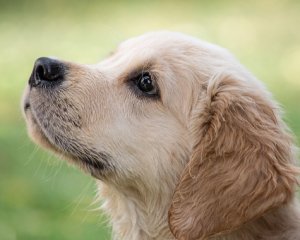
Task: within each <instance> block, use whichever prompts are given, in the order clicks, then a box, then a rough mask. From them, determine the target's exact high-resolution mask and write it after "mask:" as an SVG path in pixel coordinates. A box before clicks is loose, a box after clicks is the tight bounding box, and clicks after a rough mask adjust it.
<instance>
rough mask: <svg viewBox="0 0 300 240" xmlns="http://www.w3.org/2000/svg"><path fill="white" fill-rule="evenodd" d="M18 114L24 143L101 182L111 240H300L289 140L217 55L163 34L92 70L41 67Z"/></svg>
mask: <svg viewBox="0 0 300 240" xmlns="http://www.w3.org/2000/svg"><path fill="white" fill-rule="evenodd" d="M22 102H23V109H24V115H25V118H26V121H27V126H28V132H29V135H30V136H31V138H32V139H33V140H34V141H35V142H36V143H38V144H39V145H41V146H42V147H44V148H46V149H48V150H50V151H52V152H54V153H56V154H57V155H59V156H62V157H63V158H65V159H66V160H67V161H68V162H69V163H72V164H75V165H77V166H79V167H80V168H81V169H82V171H83V172H85V173H88V174H90V175H91V176H92V177H94V178H95V179H97V184H98V186H99V187H98V188H99V199H101V200H103V202H104V203H103V205H102V206H101V208H102V209H103V210H104V211H105V212H106V213H107V214H108V215H109V216H110V219H111V222H112V225H113V230H114V234H115V237H116V238H117V239H126V240H127V239H128V240H134V239H145V240H150V239H152V240H153V239H155V240H166V239H181V240H187V239H210V240H243V239H244V240H276V239H277V240H279V239H285V240H288V239H290V240H296V239H300V211H299V207H298V201H297V198H296V190H295V189H296V187H297V184H298V182H297V178H296V177H297V175H298V174H299V169H298V168H297V167H296V162H297V155H296V150H297V149H296V147H295V146H294V143H293V141H294V140H293V137H291V135H290V133H289V132H290V131H289V129H288V128H287V127H286V125H285V123H284V122H283V121H282V119H281V111H280V109H279V107H278V105H277V103H276V102H275V101H274V100H273V99H272V97H271V94H270V93H269V92H268V91H267V90H266V88H265V87H264V85H263V84H262V83H261V82H260V81H259V80H258V79H256V78H255V77H254V76H253V75H252V74H251V73H250V72H248V71H247V70H246V69H245V68H244V67H243V66H242V65H241V64H240V63H239V62H238V61H237V60H236V59H235V58H234V57H233V56H232V55H231V54H230V53H229V52H228V51H226V50H224V49H223V48H221V47H218V46H216V45H213V44H210V43H207V42H204V41H201V40H199V39H197V38H195V37H191V36H187V35H184V34H181V33H175V32H168V31H162V32H151V33H148V34H145V35H143V36H140V37H137V38H132V39H130V40H127V41H125V42H123V43H122V44H121V45H120V46H118V48H117V49H116V51H115V52H114V53H113V54H112V55H111V56H109V57H108V58H106V59H104V60H103V61H102V62H100V63H98V64H96V65H84V64H78V63H74V62H70V61H66V60H62V59H57V58H39V59H38V60H37V61H36V62H35V65H34V68H33V72H32V75H31V76H30V79H29V82H28V84H27V86H26V90H25V93H24V96H23V101H22ZM99 237H100V238H101V236H99Z"/></svg>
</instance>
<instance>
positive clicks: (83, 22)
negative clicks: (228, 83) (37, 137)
mask: <svg viewBox="0 0 300 240" xmlns="http://www.w3.org/2000/svg"><path fill="white" fill-rule="evenodd" d="M159 29H169V30H176V31H183V32H185V33H188V34H191V35H194V36H197V37H199V38H202V39H204V40H207V41H210V42H213V43H215V44H218V45H221V46H223V47H225V48H228V49H229V50H230V51H231V52H232V53H233V54H234V55H235V56H236V57H237V58H238V59H239V60H240V61H241V62H242V63H243V64H244V65H245V66H246V67H247V68H248V69H249V70H250V71H252V72H253V73H254V74H255V75H256V76H257V77H258V78H259V79H261V80H262V81H263V82H264V83H265V84H266V85H267V87H268V89H269V90H270V91H271V92H272V93H273V94H274V98H275V99H276V100H277V101H278V102H280V103H281V104H282V107H283V109H284V110H285V111H286V117H287V118H286V119H288V120H286V122H287V124H288V125H289V126H290V127H291V129H292V130H293V131H294V133H295V135H296V136H297V138H298V139H299V137H300V1H288V0H254V1H234V0H231V1H171V0H169V1H84V0H81V1H77V0H75V1H63V0H49V1H43V0H40V1H29V0H28V1H20V0H11V1H9V0H7V1H0V240H15V239H24V240H25V239H31V240H32V239H39V240H40V239H49V240H50V239H51V240H54V239H59V240H64V239H72V240H75V239H89V240H93V239H100V240H105V239H110V231H111V229H110V228H109V227H108V226H107V224H103V222H104V221H105V217H103V216H101V212H100V211H93V209H95V208H96V207H97V205H92V202H93V200H94V196H95V190H96V189H95V183H94V180H92V179H91V177H90V176H86V175H83V174H82V173H81V172H80V171H79V170H78V169H76V168H72V167H69V166H67V164H66V163H65V162H63V161H61V160H60V159H57V158H55V157H54V156H52V155H51V154H49V153H47V152H45V151H44V150H42V149H40V148H39V147H36V146H35V144H34V143H32V142H31V141H30V140H29V138H28V136H27V133H26V126H25V122H24V120H23V117H22V113H21V110H20V99H21V95H22V91H23V89H24V86H25V84H26V82H27V80H28V78H29V76H30V73H31V71H32V67H33V64H34V61H35V60H36V59H37V58H39V57H42V56H57V57H60V58H65V59H68V60H72V61H77V62H81V63H87V64H94V63H97V62H99V61H101V59H103V58H104V57H105V56H107V55H108V54H109V53H110V51H112V50H114V48H115V47H116V46H117V45H118V43H120V42H122V41H123V40H125V39H127V38H130V37H132V36H137V35H140V34H142V33H145V32H147V31H150V30H159Z"/></svg>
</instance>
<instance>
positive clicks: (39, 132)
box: [24, 104, 111, 179]
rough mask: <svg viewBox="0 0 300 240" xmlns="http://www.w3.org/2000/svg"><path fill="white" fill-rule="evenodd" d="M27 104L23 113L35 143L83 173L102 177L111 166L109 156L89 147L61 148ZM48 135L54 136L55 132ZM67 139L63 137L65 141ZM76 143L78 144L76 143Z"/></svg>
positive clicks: (97, 177) (98, 177)
mask: <svg viewBox="0 0 300 240" xmlns="http://www.w3.org/2000/svg"><path fill="white" fill-rule="evenodd" d="M28 106H30V105H28V104H25V106H24V109H25V111H26V112H25V114H24V115H25V116H26V121H27V126H28V133H29V136H30V137H31V139H32V140H33V141H34V142H35V143H37V144H38V145H40V146H41V147H43V148H45V149H46V150H48V151H50V152H52V153H54V154H55V155H57V156H58V157H59V158H63V159H65V160H66V161H67V162H68V163H69V164H71V165H76V166H78V167H79V168H80V169H81V170H82V171H83V172H84V173H85V174H90V175H91V176H92V177H94V178H96V179H103V177H104V176H105V174H106V172H108V170H109V169H110V168H111V167H110V166H109V164H107V163H108V158H110V157H109V155H108V154H105V153H98V152H95V151H94V150H91V149H84V150H82V151H81V152H73V151H71V149H68V148H67V146H68V144H65V145H64V146H65V147H64V148H63V147H61V146H60V145H59V144H56V143H55V141H51V139H49V137H48V136H47V135H48V134H49V133H45V131H47V130H45V129H43V128H42V127H41V126H40V124H39V123H38V121H37V120H36V119H35V117H34V116H33V114H32V113H31V112H30V110H29V109H30V107H28ZM49 135H51V136H54V135H55V133H51V134H49ZM67 141H68V139H67V138H65V142H67ZM61 144H62V143H61ZM78 145H80V144H79V143H78ZM69 146H70V145H69ZM81 146H82V145H81ZM99 160H100V161H99Z"/></svg>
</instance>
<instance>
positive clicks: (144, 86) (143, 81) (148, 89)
mask: <svg viewBox="0 0 300 240" xmlns="http://www.w3.org/2000/svg"><path fill="white" fill-rule="evenodd" d="M135 84H136V86H137V87H138V88H139V89H140V90H141V91H142V92H144V93H147V94H150V95H154V94H157V90H156V87H155V86H154V84H153V81H152V79H151V75H149V74H148V73H145V74H143V75H142V76H140V78H139V79H137V80H136V81H135Z"/></svg>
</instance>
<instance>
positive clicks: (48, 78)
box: [29, 57, 66, 87]
mask: <svg viewBox="0 0 300 240" xmlns="http://www.w3.org/2000/svg"><path fill="white" fill-rule="evenodd" d="M65 70H66V67H65V65H64V64H63V63H62V62H60V61H58V60H55V59H51V58H45V57H42V58H39V59H37V60H36V61H35V64H34V68H33V72H32V74H31V77H30V79H29V84H30V85H31V86H32V87H36V86H38V85H40V84H41V83H42V84H41V85H43V86H45V87H47V86H54V85H53V84H54V83H55V84H56V83H58V82H60V80H63V79H64V74H65Z"/></svg>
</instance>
